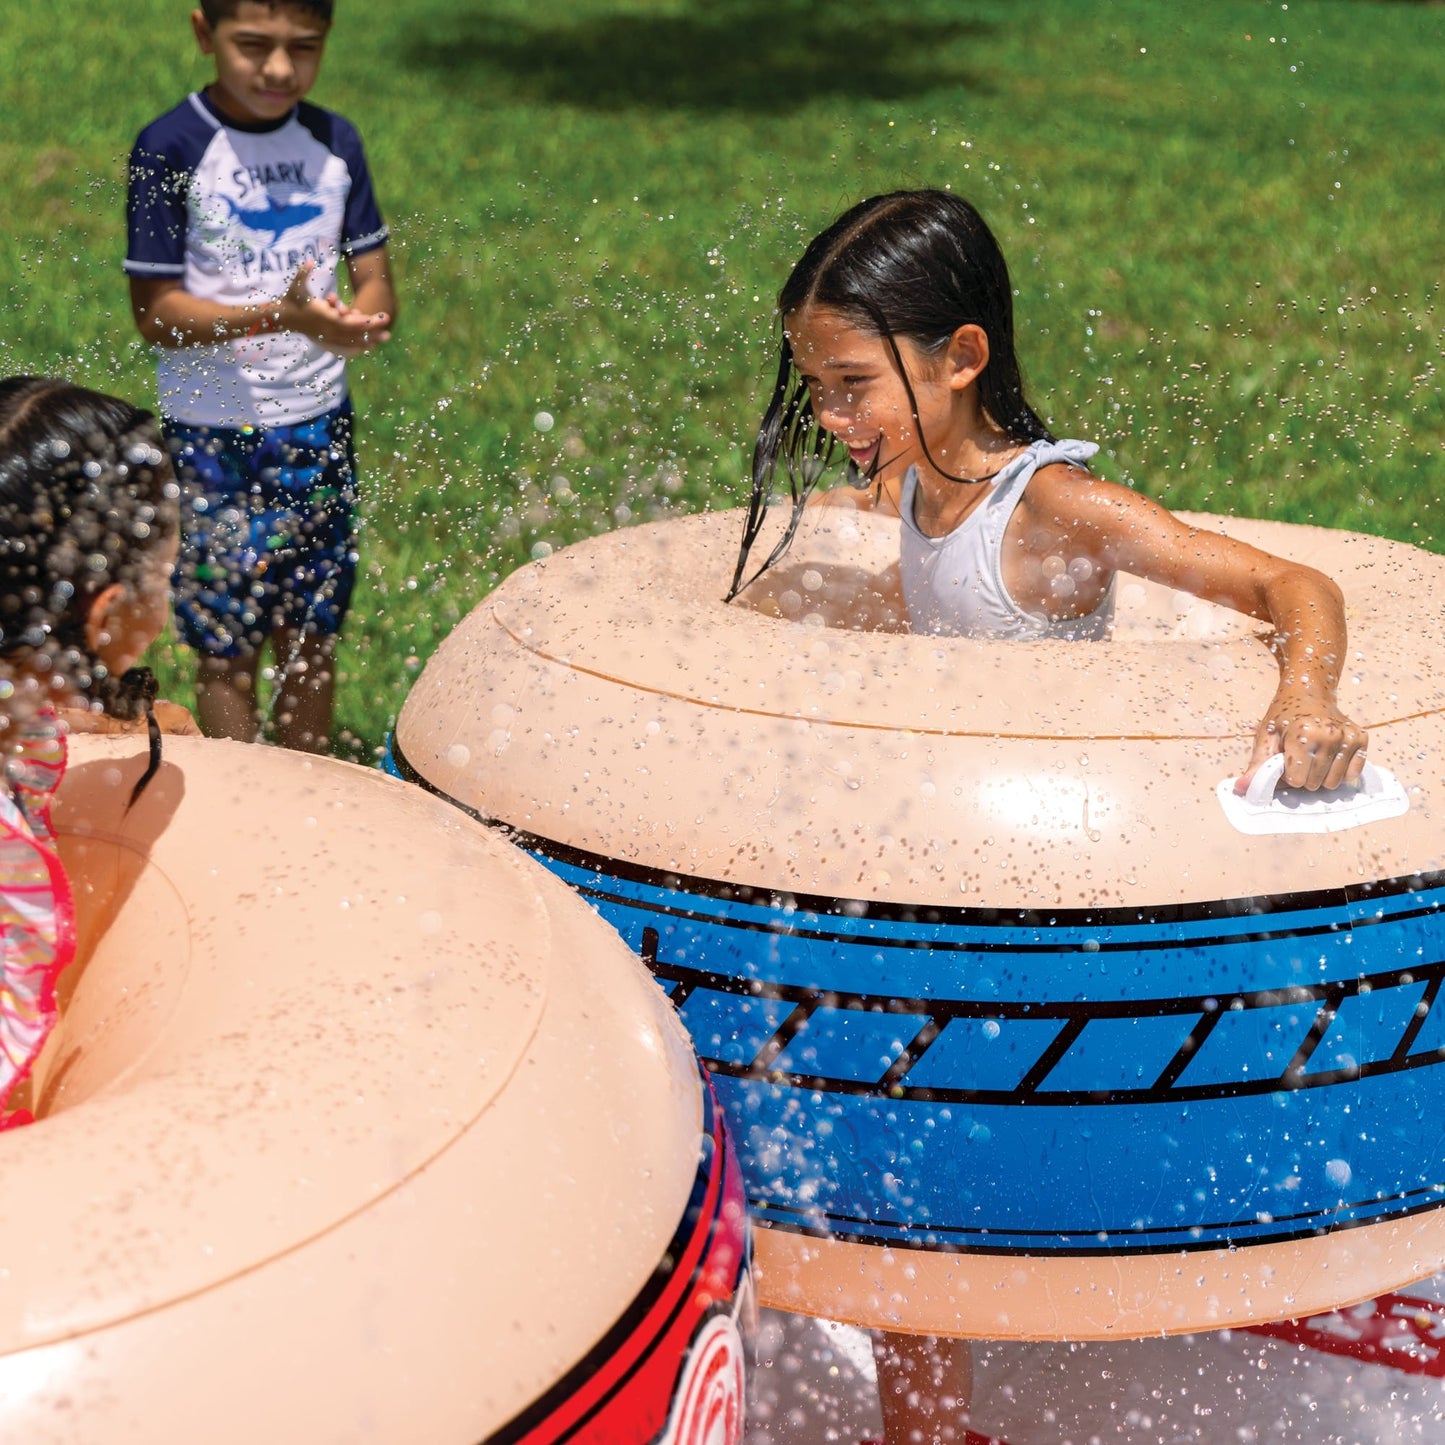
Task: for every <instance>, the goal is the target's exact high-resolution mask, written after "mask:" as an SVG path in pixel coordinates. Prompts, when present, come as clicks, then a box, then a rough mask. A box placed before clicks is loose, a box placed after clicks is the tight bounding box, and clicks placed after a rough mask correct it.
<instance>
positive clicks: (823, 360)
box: [784, 306, 960, 481]
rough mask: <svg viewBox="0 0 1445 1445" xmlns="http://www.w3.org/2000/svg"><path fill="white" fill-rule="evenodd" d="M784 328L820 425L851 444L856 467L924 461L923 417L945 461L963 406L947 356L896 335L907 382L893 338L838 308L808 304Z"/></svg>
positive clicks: (931, 447)
mask: <svg viewBox="0 0 1445 1445" xmlns="http://www.w3.org/2000/svg"><path fill="white" fill-rule="evenodd" d="M784 331H785V333H786V335H787V338H788V344H789V346H790V347H791V349H792V353H793V364H794V366H796V367H797V370H798V374H799V375H800V376H801V377H802V378H803V381H804V382H805V383H806V384H807V387H808V395H809V397H810V398H811V400H812V405H813V415H814V416H815V417H816V418H817V419H818V425H819V426H821V427H822V428H823V430H824V431H827V432H831V433H832V434H833V435H834V436H835V437H837V438H838V440H839V441H840V442H842V443H843V445H844V446H845V447H847V449H848V455H849V456H850V457H851V458H852V460H853V463H854V465H855V466H857V468H858V469H859V471H861V472H863V473H864V474H865V475H867V476H870V477H876V478H878V479H879V480H881V481H891V480H893V479H894V478H895V477H901V476H902V475H903V473H904V472H906V471H907V470H908V468H909V467H910V466H915V465H917V466H919V467H920V468H922V467H924V466H926V465H927V458H926V456H925V454H924V449H923V447H922V446H921V445H920V443H919V424H920V423H921V424H922V428H923V434H924V436H926V437H927V439H928V451H929V452H930V453H931V454H932V455H933V457H934V458H935V459H938V460H940V461H943V464H944V465H945V466H946V465H947V464H948V463H947V461H946V460H944V459H945V458H946V457H947V455H948V453H949V452H950V451H952V450H954V447H953V445H952V443H953V439H954V437H953V434H954V432H955V431H956V430H957V428H958V425H959V421H960V418H959V414H958V413H959V410H960V409H959V407H958V405H957V403H958V393H957V391H956V389H955V388H954V387H953V386H952V385H951V384H950V380H949V376H950V368H949V366H948V364H947V361H946V358H940V357H934V356H932V355H930V354H929V353H928V352H926V351H924V350H923V348H922V347H920V346H918V345H917V344H916V343H915V342H913V341H911V340H909V338H908V337H906V336H899V337H896V338H895V340H896V342H897V345H898V354H899V356H900V357H901V358H902V360H903V364H904V366H905V367H906V368H907V371H908V385H905V384H904V378H903V376H902V375H901V374H900V372H899V370H898V362H897V360H896V359H895V358H894V355H893V350H892V348H891V347H890V346H889V345H888V342H887V341H886V340H884V338H883V337H881V336H879V335H878V334H877V333H876V332H872V331H865V330H863V329H862V328H860V327H859V326H858V325H857V324H856V323H855V322H854V321H851V320H850V319H849V318H848V317H847V316H846V315H844V314H843V313H842V312H840V311H833V310H830V309H828V308H827V307H822V306H808V307H804V308H803V309H802V310H800V311H795V312H793V313H791V314H790V315H789V316H788V317H787V318H786V319H785V322H784ZM909 386H911V387H912V390H913V398H914V401H916V402H917V416H916V417H915V415H914V407H913V404H912V403H911V402H910V401H909V398H908V390H909Z"/></svg>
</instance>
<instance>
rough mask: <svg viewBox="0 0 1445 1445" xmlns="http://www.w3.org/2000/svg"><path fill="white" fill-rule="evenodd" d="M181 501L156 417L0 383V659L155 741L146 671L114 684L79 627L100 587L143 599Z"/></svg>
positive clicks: (80, 394) (79, 390)
mask: <svg viewBox="0 0 1445 1445" xmlns="http://www.w3.org/2000/svg"><path fill="white" fill-rule="evenodd" d="M178 497H179V491H178V488H177V486H176V480H175V475H174V473H173V472H172V470H171V462H170V457H169V456H168V454H167V452H166V448H165V444H164V442H163V441H162V440H161V435H160V430H159V428H158V427H157V426H156V421H155V418H154V417H153V416H152V415H151V414H150V413H149V412H147V411H141V410H140V409H138V408H137V407H134V406H132V405H131V404H130V403H129V402H125V401H121V400H119V399H118V398H116V397H113V396H106V395H104V394H102V393H101V392H98V391H89V390H87V389H86V388H84V387H80V386H72V385H71V384H70V383H69V382H66V381H61V380H57V379H56V378H53V377H40V376H13V377H10V378H8V379H7V380H4V381H0V659H3V660H8V661H15V662H19V663H22V664H23V665H26V666H32V667H33V666H35V665H36V663H37V661H39V664H40V667H41V669H42V670H43V671H45V672H47V673H51V674H55V675H59V676H60V677H62V678H64V679H65V681H66V682H67V684H69V686H71V687H72V688H74V690H75V691H76V692H78V693H79V694H80V695H81V696H82V697H85V698H87V699H88V700H89V701H90V702H91V703H92V704H93V705H96V706H98V707H99V708H101V709H102V710H103V711H105V712H106V713H108V714H110V715H111V716H112V717H117V718H122V719H126V720H133V719H135V718H138V717H141V716H145V717H146V719H147V723H148V727H149V731H150V735H151V765H150V767H149V768H148V769H147V770H146V774H145V776H144V777H143V778H142V779H141V781H140V783H139V784H138V785H137V787H136V790H135V793H134V794H133V795H132V800H134V797H136V796H138V795H139V793H140V791H141V789H142V788H144V786H145V785H146V783H148V782H149V781H150V779H151V777H152V776H153V775H154V773H155V770H156V768H157V767H158V766H159V763H160V731H159V728H158V727H157V725H156V722H155V717H154V715H153V712H152V708H151V704H152V703H153V702H154V699H155V695H156V686H155V679H154V677H153V676H152V675H151V673H150V671H149V670H148V669H146V668H132V669H131V670H130V671H129V672H127V673H125V674H124V675H123V676H121V677H114V676H112V675H111V674H110V673H109V672H108V671H107V669H106V667H105V664H104V663H102V662H101V661H100V659H99V658H97V657H96V656H95V655H94V654H93V653H92V652H91V650H90V647H89V644H88V642H87V640H86V636H85V621H86V616H87V613H88V612H89V609H90V604H91V603H92V602H93V601H94V599H95V598H96V597H97V596H98V595H99V593H100V592H101V591H103V590H104V589H105V588H106V587H109V586H110V585H111V584H112V583H116V582H118V583H120V584H121V585H122V586H124V587H127V588H130V589H133V590H134V589H138V588H139V587H140V586H141V584H142V583H143V581H144V580H145V575H146V570H147V567H148V566H149V564H150V560H151V557H152V556H153V555H154V553H155V551H156V549H157V548H158V547H160V546H163V545H164V544H165V543H166V542H168V541H169V540H170V539H171V538H172V537H173V536H174V535H175V534H176V531H177V529H178V527H179V502H178Z"/></svg>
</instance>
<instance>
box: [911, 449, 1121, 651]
mask: <svg viewBox="0 0 1445 1445" xmlns="http://www.w3.org/2000/svg"><path fill="white" fill-rule="evenodd" d="M1098 450H1099V449H1098V447H1096V446H1095V445H1094V444H1093V443H1092V442H1080V441H1057V442H1050V441H1038V442H1034V443H1033V445H1032V446H1030V447H1029V449H1028V450H1027V451H1026V452H1024V453H1022V455H1020V456H1017V457H1015V458H1014V460H1013V461H1011V462H1009V464H1008V465H1007V466H1006V467H1004V468H1003V470H1002V471H1001V472H999V474H998V475H997V476H996V477H995V478H994V480H993V486H992V488H991V490H990V491H989V494H988V495H987V496H986V497H985V498H984V499H983V501H981V502H980V503H979V504H978V506H976V507H975V508H974V509H973V511H971V512H970V513H969V514H968V516H966V517H965V518H964V519H963V521H962V522H960V523H959V524H958V526H957V527H955V528H954V530H953V531H951V532H950V533H949V534H948V535H947V536H946V537H926V536H924V534H923V533H922V532H921V531H919V529H918V523H917V522H915V521H914V519H913V504H914V499H915V498H916V496H917V494H918V472H917V471H916V470H915V469H914V468H912V467H910V468H909V469H908V474H907V475H906V476H905V477H904V478H903V497H902V514H903V515H902V521H903V527H902V531H901V539H902V540H901V547H900V552H899V570H900V572H901V574H902V579H903V600H904V602H905V604H906V605H907V607H908V621H909V624H910V626H911V627H912V629H913V630H914V631H915V632H931V633H938V634H943V635H945V636H950V637H993V638H1013V639H1017V640H1022V641H1033V640H1035V639H1038V638H1044V637H1052V638H1059V639H1062V640H1064V641H1066V642H1084V641H1094V640H1097V639H1099V638H1102V637H1106V636H1107V635H1108V632H1109V626H1110V624H1111V623H1112V621H1113V619H1114V584H1113V582H1112V581H1111V582H1110V583H1109V589H1108V591H1107V592H1105V594H1104V596H1103V598H1102V599H1101V601H1100V602H1099V605H1098V606H1097V607H1096V608H1095V609H1094V610H1093V611H1092V612H1089V613H1086V614H1085V615H1084V616H1083V617H1068V618H1064V619H1062V620H1060V621H1057V622H1051V621H1050V620H1049V618H1048V617H1047V616H1045V615H1044V614H1043V613H1042V612H1028V611H1025V610H1024V608H1022V607H1020V606H1019V605H1018V603H1017V602H1015V601H1014V599H1013V598H1012V597H1010V596H1009V593H1008V589H1007V588H1006V587H1005V586H1004V583H1003V570H1002V561H1003V534H1004V529H1005V528H1006V527H1007V526H1008V522H1009V518H1010V517H1011V516H1013V511H1014V508H1015V507H1016V506H1018V504H1019V498H1020V497H1022V496H1023V494H1024V488H1025V487H1027V486H1028V484H1029V482H1030V481H1031V480H1032V479H1033V475H1034V473H1035V472H1036V471H1038V470H1039V468H1040V467H1047V466H1050V465H1052V464H1053V463H1055V462H1070V463H1073V464H1075V465H1080V466H1081V465H1082V464H1083V463H1084V462H1086V461H1088V459H1089V458H1090V457H1091V456H1093V455H1094V453H1095V452H1096V451H1098Z"/></svg>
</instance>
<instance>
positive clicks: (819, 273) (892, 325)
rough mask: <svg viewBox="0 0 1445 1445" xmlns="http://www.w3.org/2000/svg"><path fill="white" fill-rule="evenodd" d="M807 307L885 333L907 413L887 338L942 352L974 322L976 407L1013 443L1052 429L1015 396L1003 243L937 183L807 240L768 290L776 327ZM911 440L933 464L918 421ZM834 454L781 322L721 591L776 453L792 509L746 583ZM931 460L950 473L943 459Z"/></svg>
mask: <svg viewBox="0 0 1445 1445" xmlns="http://www.w3.org/2000/svg"><path fill="white" fill-rule="evenodd" d="M808 306H825V307H827V308H828V309H829V310H832V311H837V312H839V313H841V314H842V315H843V316H845V317H846V318H847V319H848V320H849V321H850V322H851V323H852V324H853V325H855V326H857V327H858V328H859V329H860V330H863V331H866V332H869V333H871V334H874V335H877V336H880V337H882V339H883V340H884V341H885V342H887V344H888V349H889V350H890V351H891V352H892V354H893V364H894V365H895V366H896V367H897V368H898V374H899V376H901V377H902V379H903V385H904V387H905V389H906V390H907V393H908V401H909V405H910V406H911V407H912V408H913V417H914V421H915V423H917V422H918V403H917V400H916V398H915V397H914V395H913V385H912V383H911V382H910V381H909V378H908V369H907V367H905V366H904V364H903V357H902V355H901V354H900V352H899V350H898V341H897V338H898V337H900V336H906V337H907V338H908V339H909V340H910V341H911V342H913V343H914V344H915V345H916V346H918V347H919V348H920V349H922V350H923V351H925V352H929V353H932V354H934V355H942V353H943V352H944V351H945V350H946V349H947V347H948V343H949V341H950V339H951V338H952V336H953V334H954V332H955V331H957V330H958V328H959V327H960V326H970V325H972V326H980V327H982V328H983V331H984V333H985V334H986V335H987V337H988V345H989V359H988V365H987V366H986V367H985V368H984V370H983V372H982V373H981V374H980V376H979V378H978V381H977V386H978V397H979V401H980V403H981V405H982V406H983V410H984V412H985V414H986V415H987V416H988V418H989V420H990V421H991V422H993V424H994V425H995V426H997V427H998V428H999V429H1000V430H1001V431H1002V432H1004V433H1005V435H1007V436H1008V437H1010V438H1011V439H1012V440H1014V441H1016V442H1022V443H1028V442H1034V441H1039V440H1044V439H1051V433H1050V432H1049V429H1048V428H1047V427H1046V426H1045V425H1044V423H1043V421H1042V420H1041V419H1040V418H1039V416H1038V414H1037V413H1036V412H1035V411H1034V409H1033V408H1032V407H1031V406H1030V405H1029V403H1028V400H1027V399H1026V398H1025V396H1024V386H1023V378H1022V376H1021V374H1020V371H1019V363H1018V357H1017V355H1016V354H1015V352H1014V324H1013V287H1012V285H1011V283H1010V281H1009V274H1008V266H1007V264H1006V263H1005V261H1004V258H1003V252H1002V251H1001V250H1000V249H999V245H998V242H997V241H996V240H995V239H994V236H993V232H992V231H990V230H989V228H988V226H987V225H986V224H985V223H984V219H983V217H982V216H980V215H979V213H978V212H977V211H976V210H975V209H974V208H973V207H972V206H971V205H970V204H969V203H968V202H967V201H965V200H964V199H963V198H962V197H961V196H956V195H954V194H953V193H952V192H951V191H939V190H918V191H892V192H890V193H889V194H887V195H882V196H872V197H870V198H869V199H868V200H866V201H860V202H859V203H858V204H857V205H856V206H854V207H853V208H852V209H851V210H848V211H845V212H844V213H843V214H842V215H841V216H839V217H838V219H837V220H836V221H834V222H833V224H832V225H831V226H829V227H828V228H827V230H825V231H824V232H822V234H821V235H819V236H816V237H815V238H814V239H813V240H812V242H811V243H810V244H809V246H808V248H807V250H806V251H804V252H803V256H802V259H801V260H800V261H799V262H798V264H797V265H796V266H794V267H793V270H792V274H791V275H789V277H788V279H787V281H786V282H785V283H784V285H783V289H782V290H781V291H780V292H779V293H778V317H779V323H780V325H781V326H782V327H786V324H787V319H788V317H789V316H791V315H793V314H794V313H795V312H797V311H800V310H802V309H803V308H804V307H808ZM919 440H920V441H921V443H922V445H923V448H924V455H925V456H927V457H928V459H929V461H930V462H932V461H933V458H932V456H931V455H930V454H929V452H928V441H927V438H925V437H924V436H923V429H922V426H921V424H920V425H919ZM836 454H837V441H836V439H835V438H834V437H832V436H830V435H829V434H828V433H827V432H825V431H824V430H823V429H822V428H821V427H820V426H819V425H818V422H817V418H816V417H815V416H814V415H813V407H812V402H811V400H810V398H809V396H808V388H807V385H806V383H805V382H804V381H803V379H802V377H801V376H799V374H798V370H797V367H796V366H795V365H794V364H793V351H792V346H791V344H790V343H789V341H788V336H787V332H786V330H784V331H783V335H782V343H781V349H780V355H779V359H778V374H777V379H776V381H775V382H774V383H773V394H772V397H771V399H770V400H769V402H768V409H767V412H766V414H765V415H764V417H763V420H762V424H761V425H760V426H759V428H758V440H757V444H756V446H755V447H754V448H753V489H752V497H751V499H750V501H749V504H748V517H747V522H746V524H745V526H744V529H743V542H742V548H741V550H740V552H739V554H738V563H737V569H736V571H735V572H734V574H733V583H732V588H731V590H730V591H729V592H728V595H727V600H729V601H731V600H732V598H734V597H735V596H737V594H738V593H739V592H740V591H741V590H742V588H743V587H744V586H745V585H746V583H745V582H744V581H743V574H744V571H745V569H746V567H747V559H748V553H749V551H750V550H751V548H752V545H753V543H754V542H755V541H756V540H757V537H758V533H759V532H760V531H761V530H762V525H763V520H764V518H765V516H766V514H767V510H768V507H769V506H770V505H771V503H772V500H773V491H774V487H775V485H776V481H777V471H778V466H779V463H780V462H781V464H782V467H783V470H784V472H785V473H786V474H787V479H788V488H789V492H790V494H791V497H792V504H793V513H792V517H791V519H790V521H789V523H788V528H787V531H786V533H785V534H784V536H783V539H782V541H780V542H779V543H778V545H777V546H776V547H775V548H774V549H773V551H772V552H771V553H770V554H769V556H768V558H767V560H766V561H765V562H764V563H763V564H762V566H761V567H759V568H758V570H757V571H756V572H754V573H753V575H752V577H749V578H748V579H747V580H748V581H749V582H751V581H753V580H755V579H756V578H757V577H759V576H761V575H762V573H764V572H766V571H767V569H768V568H769V567H771V566H772V565H773V563H774V562H776V561H777V560H778V558H779V557H781V556H782V555H783V553H784V552H786V551H787V549H788V546H789V544H790V543H791V542H792V540H793V535H794V533H795V532H796V531H797V529H798V523H799V521H800V520H801V519H802V514H803V507H804V506H805V505H806V503H807V500H808V496H809V494H810V493H811V492H812V490H813V488H814V487H815V486H816V485H817V483H818V480H819V478H820V477H821V476H822V475H823V473H824V472H825V471H826V470H827V469H828V467H829V466H830V465H831V464H832V462H833V460H834V458H835V456H836ZM848 465H849V468H850V473H851V475H850V480H855V484H856V482H857V481H862V484H863V485H865V486H866V485H867V483H866V480H864V479H863V478H862V475H861V473H858V472H857V470H856V468H853V466H852V463H851V462H850V463H849V464H848ZM875 465H876V463H875ZM934 465H935V466H936V467H937V463H936V462H935V463H934ZM938 470H939V471H940V472H942V473H943V475H944V476H949V475H950V474H949V473H948V472H946V471H944V469H943V468H942V467H938ZM956 480H959V481H964V480H968V479H967V478H961V477H960V478H957V479H956Z"/></svg>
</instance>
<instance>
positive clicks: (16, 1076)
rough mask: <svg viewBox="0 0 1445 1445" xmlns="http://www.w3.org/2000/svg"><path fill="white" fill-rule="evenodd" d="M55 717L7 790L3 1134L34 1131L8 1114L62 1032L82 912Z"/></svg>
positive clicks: (24, 743)
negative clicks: (66, 977)
mask: <svg viewBox="0 0 1445 1445" xmlns="http://www.w3.org/2000/svg"><path fill="white" fill-rule="evenodd" d="M65 756H66V753H65V737H64V735H63V734H62V733H61V730H60V726H59V723H58V721H57V719H56V717H55V714H54V713H53V712H50V711H48V710H47V711H45V712H42V713H41V714H39V715H38V716H37V717H36V719H35V720H34V721H33V722H32V723H30V724H29V725H28V726H27V727H26V728H25V729H24V730H22V731H21V733H20V734H19V740H18V742H17V743H16V744H14V745H13V751H12V752H11V753H10V755H9V757H8V758H7V759H6V761H5V784H6V786H4V787H0V1129H6V1128H10V1127H12V1126H13V1125H16V1124H28V1123H30V1122H31V1115H30V1113H29V1111H28V1110H23V1109H22V1110H16V1111H14V1112H13V1113H8V1114H7V1113H5V1112H4V1110H5V1108H6V1101H7V1100H8V1099H9V1097H10V1094H11V1093H12V1091H13V1090H14V1088H15V1086H16V1085H17V1084H19V1083H20V1082H21V1081H22V1080H23V1079H25V1078H26V1077H27V1076H28V1075H29V1073H30V1070H31V1068H32V1067H33V1066H34V1063H35V1060H36V1058H37V1057H38V1056H39V1054H40V1050H41V1049H42V1048H43V1047H44V1045H45V1040H46V1039H47V1038H48V1037H49V1036H50V1031H51V1029H52V1028H54V1026H55V980H56V978H57V977H58V976H59V974H60V971H61V969H63V968H64V967H65V965H66V964H67V963H69V962H70V960H71V959H72V958H73V957H74V956H75V904H74V900H73V899H72V897H71V892H70V883H69V880H68V879H67V878H66V876H65V869H64V867H63V866H62V865H61V862H60V855H59V854H58V853H57V852H56V848H55V835H54V833H53V832H52V830H51V826H50V804H51V800H52V799H53V798H54V796H55V790H56V789H57V788H58V787H59V786H60V779H61V777H62V776H63V775H64V773H65Z"/></svg>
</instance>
